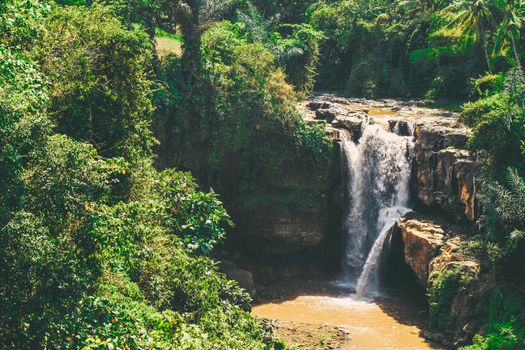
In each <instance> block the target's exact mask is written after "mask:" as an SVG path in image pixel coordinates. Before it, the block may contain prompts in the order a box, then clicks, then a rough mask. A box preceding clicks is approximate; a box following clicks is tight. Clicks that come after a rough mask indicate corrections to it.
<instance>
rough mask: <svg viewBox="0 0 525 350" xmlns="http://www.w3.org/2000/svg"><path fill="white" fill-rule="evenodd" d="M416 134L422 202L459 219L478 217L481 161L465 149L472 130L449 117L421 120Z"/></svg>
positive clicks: (418, 192) (416, 186)
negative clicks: (478, 186) (476, 160)
mask: <svg viewBox="0 0 525 350" xmlns="http://www.w3.org/2000/svg"><path fill="white" fill-rule="evenodd" d="M449 119H450V118H449ZM414 136H415V139H416V144H415V147H414V152H415V174H416V176H415V177H416V180H415V184H414V189H415V194H416V196H417V200H418V202H419V203H420V204H422V205H424V206H427V207H431V208H434V209H438V210H439V211H441V212H443V213H445V214H446V215H447V216H449V217H450V218H452V219H453V220H455V221H465V220H467V221H471V222H474V221H476V220H477V219H478V217H479V205H478V202H477V200H476V192H477V183H476V179H477V178H478V177H479V171H480V165H479V164H478V163H477V162H475V161H474V160H473V159H472V158H471V157H470V155H469V152H468V151H466V150H464V149H463V148H464V147H465V144H466V141H467V138H468V130H467V129H465V128H462V127H461V126H459V125H458V124H457V122H456V121H454V120H447V119H446V118H445V120H444V121H442V122H440V123H439V124H438V123H418V124H417V125H416V126H415V135H414Z"/></svg>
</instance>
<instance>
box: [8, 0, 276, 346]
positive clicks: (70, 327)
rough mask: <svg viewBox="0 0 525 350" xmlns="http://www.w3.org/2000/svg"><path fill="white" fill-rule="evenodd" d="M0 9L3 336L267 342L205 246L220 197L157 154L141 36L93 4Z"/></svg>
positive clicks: (217, 235)
mask: <svg viewBox="0 0 525 350" xmlns="http://www.w3.org/2000/svg"><path fill="white" fill-rule="evenodd" d="M0 14H1V17H0V26H1V27H2V28H3V30H2V34H1V41H0V57H1V58H2V61H1V65H0V97H1V98H2V101H3V103H2V107H1V110H0V112H1V115H0V122H1V123H0V145H1V147H2V152H1V156H0V165H1V168H2V174H1V176H0V178H1V181H2V189H3V191H2V197H1V202H0V285H1V287H0V309H1V310H2V312H1V313H0V335H1V337H2V342H1V346H0V347H1V348H2V349H12V348H17V349H39V348H64V349H80V348H83V349H92V348H93V349H95V348H96V349H112V348H125V349H197V348H198V349H224V348H228V349H263V348H270V347H272V344H273V340H272V338H271V337H269V336H267V335H266V333H265V332H264V331H263V330H262V329H263V328H261V327H260V326H259V324H258V322H257V321H255V320H254V319H253V318H252V317H251V316H250V315H249V314H247V313H246V311H245V310H247V309H248V308H249V304H248V303H249V301H250V298H249V296H248V295H247V294H246V293H245V292H244V291H243V290H241V289H240V288H239V287H238V286H237V284H236V283H235V282H232V281H228V280H227V279H226V278H225V277H224V276H223V275H222V274H220V273H219V272H218V271H217V269H218V266H217V263H216V262H214V261H213V260H211V259H210V258H208V257H206V256H204V255H202V254H201V253H206V254H207V253H209V252H210V251H211V249H213V247H214V245H216V244H217V243H220V242H221V241H222V240H223V238H224V235H225V228H226V227H227V225H229V222H230V221H229V217H228V215H227V214H226V212H225V210H224V208H223V207H222V204H221V202H220V201H219V200H218V198H217V195H216V194H215V193H213V192H210V193H203V192H200V191H199V189H198V187H197V185H196V184H195V180H194V179H193V178H192V177H191V175H189V174H186V173H180V172H177V171H176V170H173V169H171V170H166V171H165V172H163V173H158V172H157V171H156V170H155V169H154V168H153V167H152V161H153V159H152V157H151V154H152V149H151V148H152V146H153V145H154V144H155V140H154V138H153V136H152V133H151V131H150V130H149V123H150V120H151V116H152V102H151V97H152V96H153V91H152V87H153V83H152V79H151V78H150V76H151V68H150V67H151V66H150V64H149V62H150V58H149V57H150V55H151V46H150V43H149V40H148V37H147V36H146V35H144V34H143V33H142V32H141V31H139V30H129V29H127V28H126V27H125V26H124V25H122V24H121V23H120V21H119V20H118V19H117V18H116V17H115V16H114V15H113V14H112V12H111V10H110V9H109V8H106V7H103V6H100V5H96V6H93V7H90V8H85V7H65V8H63V7H58V6H56V5H54V4H50V6H44V5H42V4H41V3H39V2H37V1H30V0H12V1H8V2H3V3H2V7H1V13H0ZM66 33H67V34H66ZM33 38H35V39H39V40H33ZM4 102H5V103H4Z"/></svg>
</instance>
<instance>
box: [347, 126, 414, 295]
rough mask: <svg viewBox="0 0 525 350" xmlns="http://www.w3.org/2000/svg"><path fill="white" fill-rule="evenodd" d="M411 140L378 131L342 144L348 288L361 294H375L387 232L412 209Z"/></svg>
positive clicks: (371, 129) (367, 131)
mask: <svg viewBox="0 0 525 350" xmlns="http://www.w3.org/2000/svg"><path fill="white" fill-rule="evenodd" d="M412 147H413V138H412V137H411V136H399V135H397V134H395V133H391V132H388V131H387V130H385V129H384V128H383V127H381V126H379V125H366V126H364V127H363V130H362V136H361V138H360V139H359V142H358V143H357V144H356V143H354V142H353V141H352V140H351V139H350V138H349V137H347V138H345V139H344V140H343V142H342V148H343V154H344V159H346V165H347V170H348V179H349V181H348V182H347V192H348V200H349V202H350V205H349V208H348V214H347V216H346V220H345V223H344V230H345V232H346V254H345V261H344V282H345V283H347V284H349V285H350V286H354V287H356V291H357V292H358V294H361V295H364V294H366V293H368V292H369V291H370V292H371V293H373V292H377V269H378V265H379V259H380V256H381V251H382V247H383V245H384V241H385V240H386V238H387V236H388V229H389V228H390V227H391V226H392V224H393V223H394V222H395V220H396V219H398V218H399V217H401V216H402V215H404V214H405V213H406V212H407V211H409V209H408V205H409V197H410V196H409V188H410V174H411V167H410V155H411V151H412Z"/></svg>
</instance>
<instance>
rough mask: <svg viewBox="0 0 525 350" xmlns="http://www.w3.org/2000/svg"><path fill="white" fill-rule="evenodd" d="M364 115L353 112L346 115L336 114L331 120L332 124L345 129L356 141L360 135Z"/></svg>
mask: <svg viewBox="0 0 525 350" xmlns="http://www.w3.org/2000/svg"><path fill="white" fill-rule="evenodd" d="M365 118H366V117H365V116H364V115H361V114H358V113H355V114H351V115H347V116H338V117H337V118H335V119H334V121H333V122H332V126H333V127H335V128H340V129H346V130H348V131H349V132H350V134H351V136H352V140H353V141H354V142H356V141H357V140H359V138H360V137H361V130H362V127H363V122H364V121H365Z"/></svg>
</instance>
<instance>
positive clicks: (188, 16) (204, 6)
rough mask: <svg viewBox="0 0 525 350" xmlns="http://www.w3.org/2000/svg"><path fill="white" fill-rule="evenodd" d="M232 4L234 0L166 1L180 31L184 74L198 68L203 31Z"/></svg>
mask: <svg viewBox="0 0 525 350" xmlns="http://www.w3.org/2000/svg"><path fill="white" fill-rule="evenodd" d="M234 2H235V0H176V1H170V0H167V8H168V9H169V11H172V14H173V17H174V18H175V21H176V22H177V24H178V25H180V28H181V31H182V37H183V39H184V51H183V54H182V65H183V69H184V70H185V71H186V72H188V73H190V72H194V71H195V70H196V69H198V67H199V66H200V63H201V56H200V43H201V37H202V33H203V32H204V30H205V29H206V28H207V27H208V26H209V25H210V23H211V22H212V20H213V19H215V18H216V17H217V16H218V15H219V14H220V13H222V12H223V11H225V10H226V9H228V8H229V7H230V6H232V4H233V3H234ZM190 74H191V73H190Z"/></svg>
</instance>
